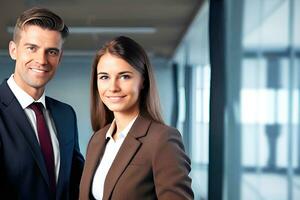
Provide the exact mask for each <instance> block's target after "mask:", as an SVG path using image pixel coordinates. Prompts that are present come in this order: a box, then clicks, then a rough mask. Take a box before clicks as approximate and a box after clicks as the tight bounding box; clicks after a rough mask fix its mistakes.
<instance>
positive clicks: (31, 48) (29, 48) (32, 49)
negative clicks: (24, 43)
mask: <svg viewBox="0 0 300 200" xmlns="http://www.w3.org/2000/svg"><path fill="white" fill-rule="evenodd" d="M35 49H36V48H35V47H27V50H28V51H35Z"/></svg>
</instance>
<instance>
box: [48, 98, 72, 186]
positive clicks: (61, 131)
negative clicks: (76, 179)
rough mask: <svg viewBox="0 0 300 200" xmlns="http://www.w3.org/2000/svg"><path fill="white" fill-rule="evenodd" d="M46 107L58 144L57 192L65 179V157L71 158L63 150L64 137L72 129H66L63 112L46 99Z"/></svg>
mask: <svg viewBox="0 0 300 200" xmlns="http://www.w3.org/2000/svg"><path fill="white" fill-rule="evenodd" d="M46 106H47V110H48V111H49V113H50V116H51V118H52V120H53V122H54V126H55V130H56V137H57V140H58V143H59V154H60V167H59V175H58V181H57V190H58V192H59V189H60V188H61V187H60V186H61V185H62V184H63V182H64V180H65V178H64V176H65V174H66V172H65V170H66V167H67V163H66V161H67V160H68V159H67V158H68V157H67V156H72V155H70V154H69V153H70V152H67V151H66V149H65V145H66V142H67V141H66V140H67V139H66V137H67V136H68V135H69V134H68V131H70V130H71V129H72V128H73V127H68V126H67V124H68V123H66V119H64V115H63V114H62V113H63V110H60V108H58V107H57V106H55V104H54V103H53V101H52V100H51V99H50V98H49V97H46Z"/></svg>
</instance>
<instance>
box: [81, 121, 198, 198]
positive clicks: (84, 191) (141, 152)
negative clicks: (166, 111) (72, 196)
mask: <svg viewBox="0 0 300 200" xmlns="http://www.w3.org/2000/svg"><path fill="white" fill-rule="evenodd" d="M109 127H110V124H109V125H107V126H105V127H104V128H103V129H101V130H99V131H97V132H96V133H95V134H94V135H93V136H92V138H91V140H90V142H89V145H88V148H87V155H86V162H85V166H84V170H83V174H82V178H81V183H80V195H79V199H81V200H87V199H91V198H90V197H91V184H92V180H93V177H94V173H95V171H96V169H97V166H98V164H99V163H100V161H101V158H102V156H103V153H104V150H105V135H106V132H107V130H108V128H109ZM190 170H191V167H190V159H189V158H188V156H187V155H186V154H185V152H184V146H183V143H182V139H181V135H180V133H179V132H178V131H177V130H176V129H174V128H171V127H168V126H166V125H162V124H159V123H156V122H154V121H152V120H150V119H147V118H144V117H142V116H139V117H138V118H137V119H136V121H135V122H134V124H133V126H132V127H131V129H130V131H129V133H128V135H127V136H126V138H125V140H124V142H123V144H122V146H121V148H120V150H119V152H118V153H117V155H116V158H115V160H114V161H113V163H112V166H111V168H110V169H109V171H108V174H107V176H106V179H105V183H104V194H103V200H108V199H112V200H123V199H124V200H148V199H149V200H152V199H160V200H163V199H165V200H177V199H178V200H179V199H193V198H194V194H193V191H192V189H191V178H190V177H189V172H190Z"/></svg>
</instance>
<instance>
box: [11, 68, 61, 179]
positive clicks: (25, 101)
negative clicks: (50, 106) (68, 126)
mask: <svg viewBox="0 0 300 200" xmlns="http://www.w3.org/2000/svg"><path fill="white" fill-rule="evenodd" d="M7 84H8V86H9V88H10V89H11V91H12V92H13V94H14V95H15V97H16V98H17V100H18V101H19V103H20V105H21V107H22V108H23V109H24V111H25V114H26V115H27V117H28V119H29V121H30V123H31V125H32V127H33V130H34V132H35V135H36V139H37V141H38V142H39V137H38V133H37V125H36V116H35V113H34V111H33V110H32V109H30V108H28V106H29V105H30V104H32V103H33V102H39V103H42V104H43V105H44V109H43V114H44V117H45V120H46V123H47V126H48V129H49V132H50V137H51V142H52V147H53V153H54V164H55V175H56V182H57V180H58V174H59V167H60V154H59V143H58V140H57V136H56V129H55V125H54V122H53V120H52V118H51V116H50V114H49V112H48V110H47V107H46V102H45V92H44V93H43V95H42V96H41V98H40V99H39V100H37V101H35V100H34V99H33V98H32V97H31V96H30V95H29V94H27V93H26V92H25V91H24V90H23V89H22V88H20V87H19V86H18V85H17V83H16V82H15V80H14V75H13V74H12V75H11V76H10V78H9V79H8V80H7Z"/></svg>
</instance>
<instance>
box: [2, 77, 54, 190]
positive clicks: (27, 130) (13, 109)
mask: <svg viewBox="0 0 300 200" xmlns="http://www.w3.org/2000/svg"><path fill="white" fill-rule="evenodd" d="M0 94H5V96H4V95H2V96H1V100H2V104H4V106H5V108H4V113H5V115H7V116H6V117H7V118H8V119H10V120H9V121H14V122H16V126H17V128H18V130H19V131H18V132H19V133H20V134H22V135H23V136H24V138H25V140H26V141H27V143H28V144H29V146H30V149H31V152H32V154H33V157H34V159H35V160H36V162H37V165H38V167H39V169H40V170H41V173H42V176H43V177H44V179H45V181H46V182H47V183H48V184H49V179H48V174H47V170H46V165H45V162H44V158H43V155H42V152H41V149H40V145H39V143H38V141H37V138H36V135H35V133H34V130H33V128H32V126H31V124H30V122H29V119H28V117H27V115H26V114H25V112H24V110H23V108H22V107H21V105H20V103H19V102H18V100H17V99H16V97H15V96H14V94H13V93H12V91H11V90H10V89H9V87H8V85H7V83H6V81H5V82H4V83H2V84H1V88H0ZM8 115H9V116H8Z"/></svg>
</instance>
